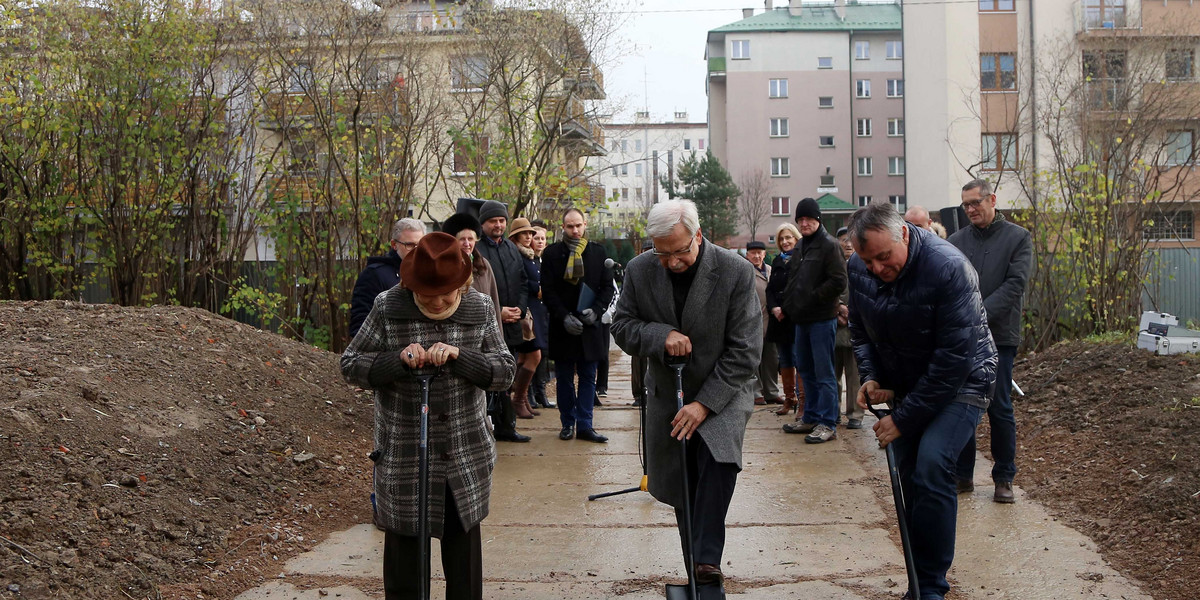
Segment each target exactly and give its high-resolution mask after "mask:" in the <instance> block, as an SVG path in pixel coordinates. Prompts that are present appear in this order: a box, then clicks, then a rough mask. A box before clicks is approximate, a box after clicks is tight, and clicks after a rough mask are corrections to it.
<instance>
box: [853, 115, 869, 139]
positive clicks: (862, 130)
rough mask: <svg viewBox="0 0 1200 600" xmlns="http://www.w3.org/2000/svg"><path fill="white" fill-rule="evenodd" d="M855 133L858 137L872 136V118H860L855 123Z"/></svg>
mask: <svg viewBox="0 0 1200 600" xmlns="http://www.w3.org/2000/svg"><path fill="white" fill-rule="evenodd" d="M854 133H855V135H856V136H858V137H871V119H859V120H858V123H856V124H855V127H854Z"/></svg>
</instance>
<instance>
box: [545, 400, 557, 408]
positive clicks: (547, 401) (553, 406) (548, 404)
mask: <svg viewBox="0 0 1200 600" xmlns="http://www.w3.org/2000/svg"><path fill="white" fill-rule="evenodd" d="M542 408H558V405H557V404H555V403H553V402H551V401H549V400H543V401H542Z"/></svg>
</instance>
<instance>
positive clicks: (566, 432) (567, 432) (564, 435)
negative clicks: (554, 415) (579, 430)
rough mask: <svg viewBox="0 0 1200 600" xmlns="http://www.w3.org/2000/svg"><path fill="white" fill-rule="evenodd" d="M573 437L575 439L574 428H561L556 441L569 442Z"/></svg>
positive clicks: (568, 426)
mask: <svg viewBox="0 0 1200 600" xmlns="http://www.w3.org/2000/svg"><path fill="white" fill-rule="evenodd" d="M573 437H575V428H574V427H572V426H570V425H567V426H566V427H563V428H562V431H560V432H558V439H560V440H569V439H571V438H573Z"/></svg>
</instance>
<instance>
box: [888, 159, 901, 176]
mask: <svg viewBox="0 0 1200 600" xmlns="http://www.w3.org/2000/svg"><path fill="white" fill-rule="evenodd" d="M903 174H904V157H903V156H889V157H888V175H903Z"/></svg>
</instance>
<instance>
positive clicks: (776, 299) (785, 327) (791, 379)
mask: <svg viewBox="0 0 1200 600" xmlns="http://www.w3.org/2000/svg"><path fill="white" fill-rule="evenodd" d="M799 242H800V231H799V230H797V229H796V226H795V225H792V224H791V223H784V224H783V225H780V226H779V229H778V230H776V231H775V246H776V247H777V248H779V256H776V257H775V260H774V262H772V263H771V279H770V281H768V282H767V312H769V313H770V318H768V319H767V336H766V341H768V342H773V343H774V344H775V346H776V347H777V348H778V349H779V377H780V379H781V380H782V381H783V396H784V400H783V407H782V408H780V409H779V410H778V411H776V412H775V414H777V415H786V414H788V413H790V412H792V410H793V409H795V408H796V407H797V406H804V402H802V401H797V399H796V396H797V395H798V394H803V393H804V392H803V391H799V392H797V390H798V389H799V390H803V389H804V388H802V387H800V385H799V383H800V382H799V381H798V380H797V379H796V325H795V324H793V323H792V320H791V319H789V318H788V317H787V314H786V313H784V312H783V294H784V288H786V287H787V277H788V262H789V261H790V260H791V258H792V250H793V249H794V248H795V247H796V244H797V243H799ZM796 419H797V420H799V419H800V414H799V413H797V415H796Z"/></svg>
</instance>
